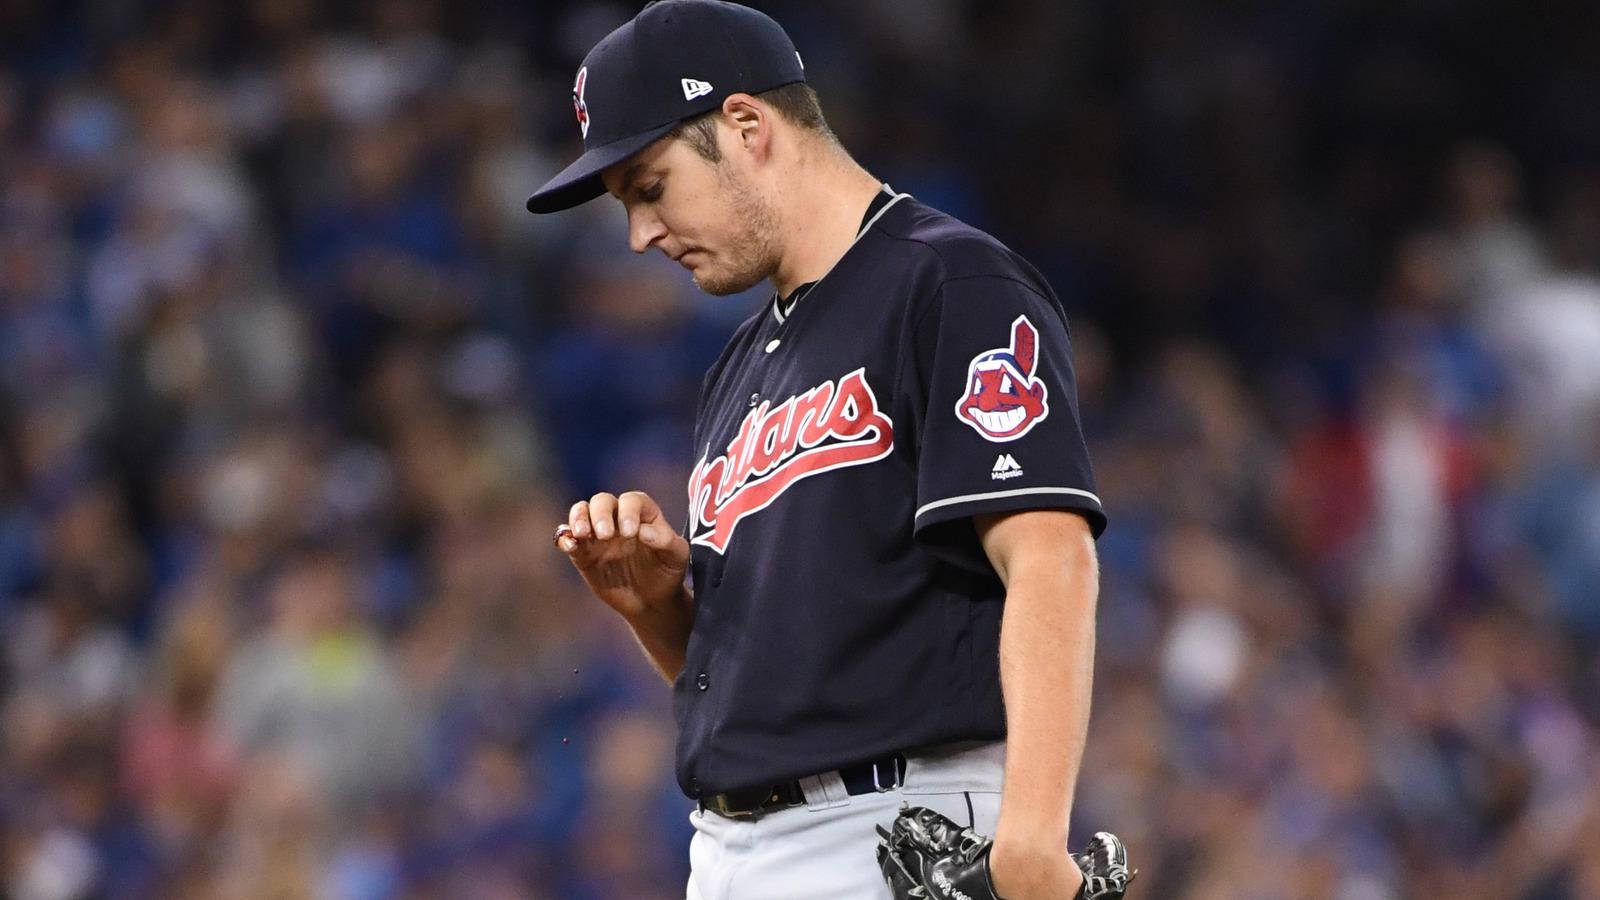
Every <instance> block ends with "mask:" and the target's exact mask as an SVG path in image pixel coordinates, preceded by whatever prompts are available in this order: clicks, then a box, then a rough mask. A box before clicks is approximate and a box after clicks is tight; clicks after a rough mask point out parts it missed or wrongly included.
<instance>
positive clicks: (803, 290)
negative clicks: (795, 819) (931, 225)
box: [772, 184, 911, 325]
mask: <svg viewBox="0 0 1600 900" xmlns="http://www.w3.org/2000/svg"><path fill="white" fill-rule="evenodd" d="M909 196H911V195H910V194H897V193H895V192H894V188H892V187H889V186H888V185H887V184H884V185H880V186H879V191H878V193H876V194H874V195H873V196H872V202H871V203H868V204H867V211H866V212H865V213H863V214H862V216H861V230H860V231H857V232H856V237H855V240H853V241H851V242H850V247H854V246H855V245H856V241H859V240H861V236H862V235H864V234H866V233H867V230H868V229H869V228H871V227H872V226H873V225H875V224H877V221H878V220H879V219H881V218H883V214H884V213H886V212H888V211H889V207H891V206H893V205H895V204H896V203H899V202H900V201H901V200H902V199H904V198H906V197H909ZM850 247H846V248H845V251H844V252H845V253H847V254H848V253H849V252H850ZM839 258H840V259H843V258H844V257H843V256H842V255H841V256H840V257H839ZM834 265H835V266H837V265H838V263H837V262H835V263H834ZM832 271H833V269H832V268H829V269H828V272H832ZM828 272H824V273H822V278H827V277H828ZM822 278H818V279H817V280H816V281H808V282H806V283H805V284H802V285H800V286H799V287H797V288H795V289H794V290H792V291H790V292H789V296H787V297H779V296H778V292H777V291H773V292H772V316H773V318H775V319H777V320H778V324H779V325H782V324H783V323H784V322H785V321H786V320H787V319H788V318H789V316H790V315H791V314H792V313H793V312H794V308H795V306H796V305H798V304H799V303H800V301H801V300H804V299H805V297H806V295H807V294H809V293H811V289H812V288H814V287H816V286H817V285H818V284H820V283H821V282H822Z"/></svg>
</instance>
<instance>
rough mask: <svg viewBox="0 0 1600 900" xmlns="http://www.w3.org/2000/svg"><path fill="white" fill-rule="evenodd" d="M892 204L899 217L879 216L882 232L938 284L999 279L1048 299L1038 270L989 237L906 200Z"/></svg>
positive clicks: (951, 216)
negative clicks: (881, 217)
mask: <svg viewBox="0 0 1600 900" xmlns="http://www.w3.org/2000/svg"><path fill="white" fill-rule="evenodd" d="M895 206H896V212H897V213H898V214H896V215H893V216H885V217H884V219H883V221H882V222H881V223H880V224H881V228H880V231H881V233H882V234H883V236H884V237H885V238H888V239H889V240H890V241H892V242H894V244H897V245H898V249H899V250H900V251H901V252H905V253H908V254H910V255H911V256H912V257H914V258H915V261H916V263H917V264H918V265H919V266H921V267H926V268H928V269H930V270H932V274H933V275H934V276H935V277H936V278H937V280H938V282H939V283H941V284H943V283H946V282H951V281H959V280H964V279H974V278H998V279H1003V280H1011V281H1015V282H1018V283H1020V284H1022V285H1025V286H1026V287H1028V288H1029V289H1031V290H1034V291H1036V292H1038V293H1041V294H1045V295H1049V293H1050V289H1049V286H1048V285H1047V284H1046V283H1045V281H1044V278H1043V277H1042V276H1041V275H1040V274H1039V272H1038V270H1037V269H1035V268H1034V267H1033V266H1032V265H1031V264H1029V263H1028V261H1027V260H1025V259H1023V258H1022V256H1020V255H1019V254H1017V253H1016V252H1015V251H1013V250H1012V249H1011V248H1010V247H1007V246H1006V245H1005V244H1004V243H1003V242H1001V241H1000V239H998V238H996V237H995V236H994V235H991V234H989V233H988V232H986V231H984V230H983V229H981V228H977V227H975V226H973V225H969V224H968V223H966V222H963V221H962V220H960V219H958V218H956V217H955V216H953V215H950V214H949V213H947V212H944V211H942V210H939V209H936V208H934V207H932V206H929V205H928V204H926V203H922V202H920V201H918V200H916V199H915V198H912V197H909V196H907V197H905V198H903V199H902V200H901V201H900V202H899V203H897V204H895Z"/></svg>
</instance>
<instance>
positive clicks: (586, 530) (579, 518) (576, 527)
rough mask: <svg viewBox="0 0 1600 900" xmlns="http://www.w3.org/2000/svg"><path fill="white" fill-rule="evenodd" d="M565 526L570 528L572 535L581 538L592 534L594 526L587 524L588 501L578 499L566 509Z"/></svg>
mask: <svg viewBox="0 0 1600 900" xmlns="http://www.w3.org/2000/svg"><path fill="white" fill-rule="evenodd" d="M567 526H568V527H569V528H571V529H572V535H573V537H576V538H579V539H582V538H587V537H590V536H591V535H593V534H594V528H593V527H591V526H590V525H589V501H587V500H579V501H578V502H577V503H574V504H572V508H571V509H569V510H567Z"/></svg>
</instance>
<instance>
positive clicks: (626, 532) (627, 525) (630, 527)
mask: <svg viewBox="0 0 1600 900" xmlns="http://www.w3.org/2000/svg"><path fill="white" fill-rule="evenodd" d="M638 533H639V523H637V522H627V521H624V522H623V523H622V536H623V537H627V538H631V537H633V536H634V535H636V534H638Z"/></svg>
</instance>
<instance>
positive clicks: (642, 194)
mask: <svg viewBox="0 0 1600 900" xmlns="http://www.w3.org/2000/svg"><path fill="white" fill-rule="evenodd" d="M639 199H640V200H643V201H644V202H646V203H654V202H656V201H657V200H660V199H661V182H659V181H658V182H656V183H655V184H652V185H650V186H649V187H647V188H644V189H642V190H640V191H639Z"/></svg>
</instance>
